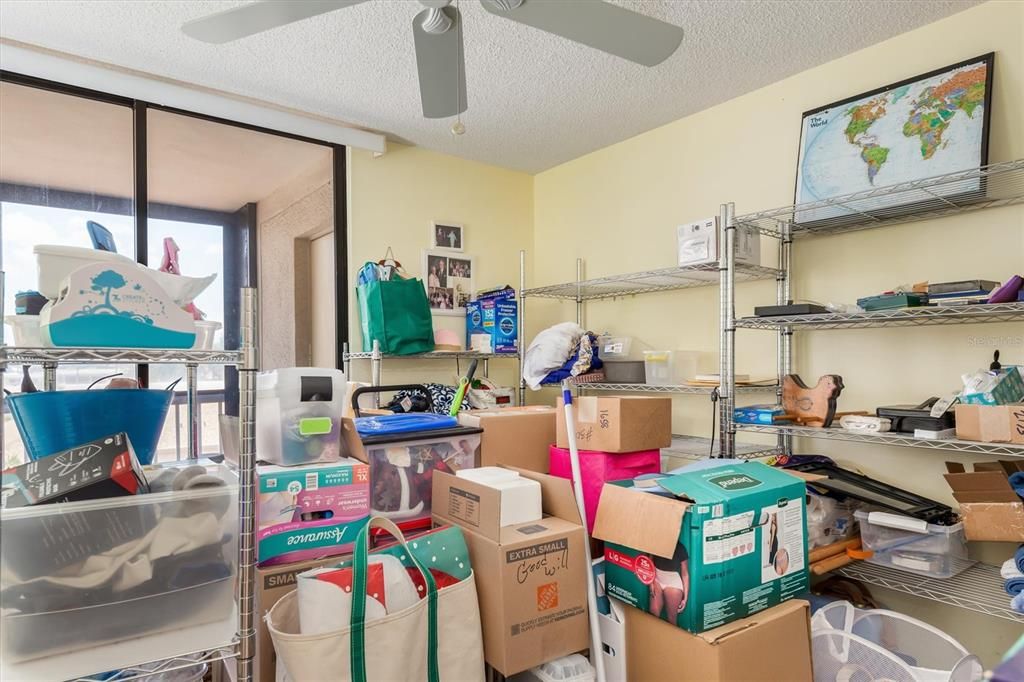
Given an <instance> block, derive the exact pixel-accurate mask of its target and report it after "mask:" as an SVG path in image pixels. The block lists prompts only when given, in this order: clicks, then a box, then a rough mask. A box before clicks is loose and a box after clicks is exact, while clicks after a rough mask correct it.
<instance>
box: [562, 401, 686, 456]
mask: <svg viewBox="0 0 1024 682" xmlns="http://www.w3.org/2000/svg"><path fill="white" fill-rule="evenodd" d="M573 408H574V411H575V415H574V416H575V418H576V446H577V447H578V448H579V449H580V450H597V451H598V452H638V451H640V450H657V449H659V448H667V447H668V446H669V445H671V444H672V399H671V398H648V397H640V396H628V397H627V396H609V397H599V396H584V397H580V398H575V399H573ZM558 447H560V448H567V447H569V438H568V434H567V433H566V430H565V413H564V411H563V409H562V399H561V398H559V399H558Z"/></svg>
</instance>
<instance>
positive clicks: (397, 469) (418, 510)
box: [362, 414, 483, 530]
mask: <svg viewBox="0 0 1024 682" xmlns="http://www.w3.org/2000/svg"><path fill="white" fill-rule="evenodd" d="M396 416H397V415H396ZM409 416H410V417H413V418H415V417H417V416H420V415H416V414H411V415H409ZM481 433H483V429H476V428H470V427H466V426H455V427H450V428H442V429H437V430H433V431H412V432H405V433H391V434H382V435H376V436H363V437H362V441H363V447H364V449H365V450H366V455H367V458H368V460H369V464H370V513H371V515H376V516H383V517H385V518H388V519H391V520H392V521H394V522H395V523H397V524H399V527H400V528H402V529H403V530H413V529H416V528H420V527H429V524H430V509H431V507H430V501H431V486H432V485H433V480H434V471H435V470H437V471H444V472H445V473H449V474H454V473H456V472H458V471H459V470H460V469H471V468H473V467H476V466H478V465H479V463H480V456H479V450H480V434H481Z"/></svg>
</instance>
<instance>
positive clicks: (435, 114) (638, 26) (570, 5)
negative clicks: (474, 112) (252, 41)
mask: <svg viewBox="0 0 1024 682" xmlns="http://www.w3.org/2000/svg"><path fill="white" fill-rule="evenodd" d="M362 2H366V0H301V1H299V0H260V1H259V2H253V3H251V4H248V5H243V6H242V7H236V8H234V9H229V10H225V11H223V12H218V13H217V14H212V15H210V16H208V17H203V18H200V19H195V20H193V21H189V22H187V23H185V24H184V25H183V26H182V27H181V30H182V31H184V32H185V34H186V35H188V36H190V37H192V38H195V39H197V40H202V41H204V42H207V43H217V44H220V43H228V42H231V41H233V40H238V39H240V38H245V37H247V36H251V35H253V34H256V33H260V32H262V31H267V30H270V29H272V28H276V27H278V26H284V25H285V24H290V23H292V22H295V21H301V20H303V19H308V18H310V17H315V16H318V15H320V14H326V13H327V12H333V11H334V10H338V9H343V8H345V7H351V6H352V5H358V4H360V3H362ZM419 2H420V4H421V5H423V6H424V7H425V9H423V10H422V11H421V12H419V13H418V14H417V15H416V16H415V17H414V18H413V21H412V28H413V39H414V44H415V48H416V66H417V70H418V71H419V81H420V99H421V101H422V104H423V115H424V116H425V117H426V118H446V117H449V116H455V115H457V114H461V113H462V112H463V111H465V110H466V106H467V104H466V68H465V63H464V60H463V51H462V15H461V13H460V12H459V10H458V9H457V8H455V7H451V6H450V2H451V0H419ZM480 4H482V5H483V6H484V9H486V10H487V11H488V12H490V13H491V14H494V15H497V16H499V17H505V18H506V19H511V20H512V21H516V22H519V23H521V24H526V25H527V26H532V27H534V28H539V29H540V30H542V31H547V32H548V33H553V34H555V35H557V36H561V37H563V38H567V39H569V40H572V41H575V42H577V43H582V44H583V45H587V46H589V47H592V48H595V49H597V50H601V51H602V52H607V53H609V54H613V55H616V56H618V57H622V58H623V59H628V60H629V61H631V62H636V63H638V64H642V65H644V66H654V65H656V64H660V63H661V62H663V61H665V60H666V59H667V58H668V57H669V56H670V55H671V54H672V53H673V52H675V51H676V49H677V48H678V47H679V43H680V42H682V39H683V29H681V28H679V27H678V26H674V25H672V24H669V23H666V22H664V21H660V20H658V19H653V18H651V17H648V16H644V15H643V14H638V13H637V12H633V11H632V10H628V9H625V8H623V7H619V6H617V5H613V4H610V3H608V2H603V1H602V0H480Z"/></svg>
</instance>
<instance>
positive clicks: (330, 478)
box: [256, 458, 370, 565]
mask: <svg viewBox="0 0 1024 682" xmlns="http://www.w3.org/2000/svg"><path fill="white" fill-rule="evenodd" d="M369 517H370V467H369V466H368V465H366V464H363V463H362V462H360V461H357V460H355V459H348V458H346V459H342V460H339V461H337V462H329V463H321V464H308V465H306V466H294V467H284V466H278V465H264V464H261V465H259V466H257V467H256V549H257V551H256V555H257V556H256V560H257V562H258V563H259V564H260V565H268V563H276V564H282V563H292V562H295V561H303V560H308V559H319V558H322V557H325V556H336V555H338V554H344V553H347V552H350V551H351V550H352V543H353V542H354V541H355V539H356V535H357V534H358V533H359V531H360V530H362V528H363V526H365V525H366V521H367V519H369Z"/></svg>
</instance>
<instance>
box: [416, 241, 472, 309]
mask: <svg viewBox="0 0 1024 682" xmlns="http://www.w3.org/2000/svg"><path fill="white" fill-rule="evenodd" d="M475 269H476V263H475V259H474V258H473V257H472V256H454V255H452V254H451V253H446V252H444V251H436V250H427V251H424V252H423V273H424V275H423V284H424V286H425V287H426V288H427V300H428V301H429V302H430V312H432V313H433V314H435V315H451V316H462V315H465V314H466V304H467V303H469V301H470V300H471V299H472V298H473V290H474V287H473V272H474V270H475Z"/></svg>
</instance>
